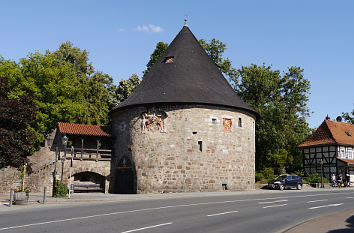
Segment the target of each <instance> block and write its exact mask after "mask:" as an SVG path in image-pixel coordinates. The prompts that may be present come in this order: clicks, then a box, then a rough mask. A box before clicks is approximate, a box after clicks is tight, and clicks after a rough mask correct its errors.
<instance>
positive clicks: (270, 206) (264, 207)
mask: <svg viewBox="0 0 354 233" xmlns="http://www.w3.org/2000/svg"><path fill="white" fill-rule="evenodd" d="M286 205H288V204H282V205H269V206H263V207H262V208H263V209H266V208H273V207H281V206H286Z"/></svg>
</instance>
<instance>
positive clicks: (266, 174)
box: [255, 167, 274, 184]
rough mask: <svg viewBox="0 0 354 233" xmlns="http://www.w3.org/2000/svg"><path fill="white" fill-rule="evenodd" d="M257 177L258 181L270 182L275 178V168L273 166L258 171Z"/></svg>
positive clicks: (262, 182)
mask: <svg viewBox="0 0 354 233" xmlns="http://www.w3.org/2000/svg"><path fill="white" fill-rule="evenodd" d="M255 178H256V182H257V183H260V184H265V183H268V182H269V181H270V180H272V179H274V169H273V168H271V167H267V168H265V169H263V170H262V171H259V172H256V174H255Z"/></svg>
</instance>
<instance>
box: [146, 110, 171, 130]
mask: <svg viewBox="0 0 354 233" xmlns="http://www.w3.org/2000/svg"><path fill="white" fill-rule="evenodd" d="M165 117H166V113H164V112H160V111H156V110H155V109H152V110H151V111H150V112H147V113H143V114H142V118H143V121H142V130H146V131H151V132H161V131H163V130H164V121H163V120H164V118H165Z"/></svg>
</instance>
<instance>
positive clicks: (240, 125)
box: [238, 117, 242, 127]
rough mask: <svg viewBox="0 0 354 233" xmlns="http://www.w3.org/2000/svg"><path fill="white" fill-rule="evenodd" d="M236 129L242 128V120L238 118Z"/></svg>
mask: <svg viewBox="0 0 354 233" xmlns="http://www.w3.org/2000/svg"><path fill="white" fill-rule="evenodd" d="M238 127H242V118H241V117H240V118H238Z"/></svg>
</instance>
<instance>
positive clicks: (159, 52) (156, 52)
mask: <svg viewBox="0 0 354 233" xmlns="http://www.w3.org/2000/svg"><path fill="white" fill-rule="evenodd" d="M167 47H168V44H167V43H164V42H161V41H160V42H158V43H157V44H156V47H155V50H154V52H153V53H152V54H151V55H150V60H149V62H148V63H147V64H146V70H145V71H143V76H145V75H146V74H147V73H149V71H150V69H151V67H152V66H153V65H154V64H155V62H156V61H157V60H158V59H159V58H160V56H161V55H162V54H163V53H164V52H165V50H166V49H167Z"/></svg>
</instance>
